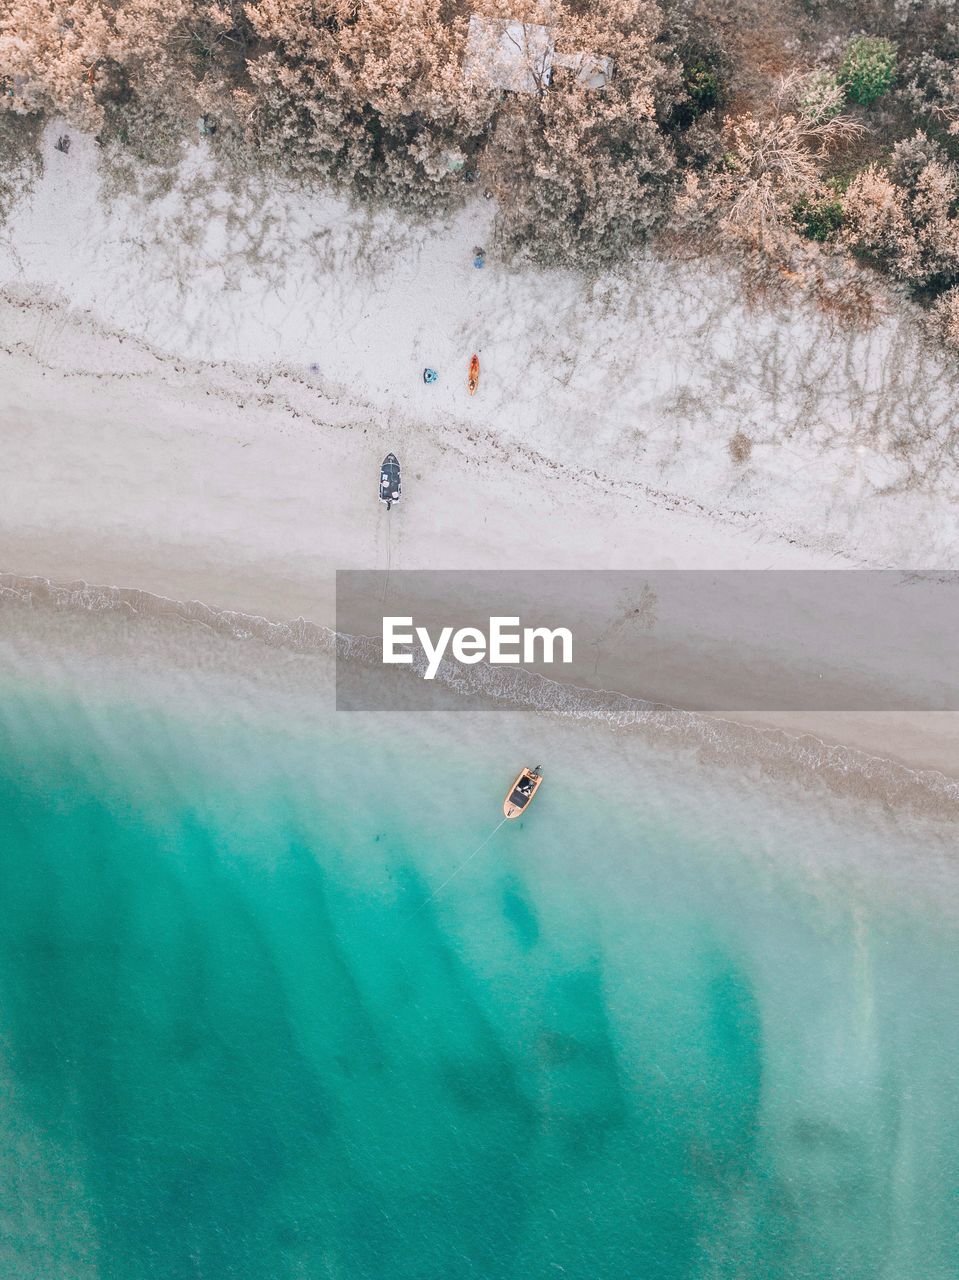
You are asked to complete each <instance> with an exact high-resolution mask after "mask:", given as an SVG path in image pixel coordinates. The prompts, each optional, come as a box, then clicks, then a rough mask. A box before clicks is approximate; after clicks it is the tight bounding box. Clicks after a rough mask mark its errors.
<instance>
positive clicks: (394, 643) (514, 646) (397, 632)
mask: <svg viewBox="0 0 959 1280" xmlns="http://www.w3.org/2000/svg"><path fill="white" fill-rule="evenodd" d="M414 642H416V643H418V644H419V646H420V648H421V649H422V650H423V653H424V654H425V655H426V669H425V671H424V672H423V679H424V680H432V679H434V677H435V676H436V673H437V671H438V670H439V667H440V663H441V662H442V661H443V658H444V657H445V655H446V653H447V651H449V653H450V655H451V656H452V657H453V658H455V660H456V661H457V662H462V663H465V664H466V665H467V666H470V665H472V664H473V663H474V662H484V661H485V662H489V663H491V664H492V665H494V666H499V665H501V664H505V665H510V664H512V665H518V664H519V663H520V662H524V663H535V662H544V663H547V664H553V663H555V662H562V663H566V664H567V665H568V664H569V663H571V662H572V661H573V633H572V632H571V631H570V630H569V628H568V627H554V628H550V627H522V628H520V620H519V618H518V617H514V618H505V617H504V618H500V617H493V618H490V620H489V626H488V628H487V629H486V631H483V630H481V629H480V628H479V627H459V628H458V629H455V630H454V628H453V627H442V628H441V629H440V630H439V631H438V632H437V633H436V639H435V640H434V639H433V637H432V636H431V635H430V632H429V628H427V627H414V626H413V619H412V617H384V619H383V661H384V663H386V664H389V665H397V666H402V665H405V666H410V665H412V662H413V654H412V651H411V646H412V645H413V644H414ZM557 649H558V656H557Z"/></svg>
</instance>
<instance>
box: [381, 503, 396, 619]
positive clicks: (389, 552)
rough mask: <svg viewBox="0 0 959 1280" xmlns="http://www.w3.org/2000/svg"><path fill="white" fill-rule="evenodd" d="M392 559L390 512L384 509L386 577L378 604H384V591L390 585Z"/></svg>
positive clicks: (385, 591)
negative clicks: (381, 597)
mask: <svg viewBox="0 0 959 1280" xmlns="http://www.w3.org/2000/svg"><path fill="white" fill-rule="evenodd" d="M392 559H393V548H392V546H391V544H390V512H389V508H387V511H386V577H385V578H384V579H383V599H382V600H381V601H380V604H386V593H387V591H388V590H389V586H390V565H391V563H392Z"/></svg>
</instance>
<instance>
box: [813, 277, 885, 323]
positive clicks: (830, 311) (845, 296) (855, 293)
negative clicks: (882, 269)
mask: <svg viewBox="0 0 959 1280" xmlns="http://www.w3.org/2000/svg"><path fill="white" fill-rule="evenodd" d="M809 297H810V298H812V300H813V301H814V302H815V304H816V306H817V307H818V308H819V310H820V311H821V312H822V313H823V315H825V316H827V317H828V318H829V319H830V320H833V321H835V323H836V324H837V325H838V326H839V327H840V328H842V329H852V330H863V329H873V328H875V326H876V325H877V324H878V323H879V321H880V320H881V319H882V317H883V315H884V314H885V308H884V306H883V303H882V301H881V300H880V298H879V297H878V296H877V293H876V289H875V288H874V286H873V284H872V282H871V281H869V280H866V279H864V278H863V277H862V276H859V275H854V274H853V273H852V272H851V271H846V272H841V273H839V274H838V275H837V274H835V273H833V272H830V271H826V270H823V269H822V268H820V269H818V270H816V271H815V272H814V273H813V274H812V276H811V279H810V283H809Z"/></svg>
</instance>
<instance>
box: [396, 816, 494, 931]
mask: <svg viewBox="0 0 959 1280" xmlns="http://www.w3.org/2000/svg"><path fill="white" fill-rule="evenodd" d="M508 821H509V819H508V818H505V817H504V818H500V820H499V822H497V824H496V826H495V827H494V828H493V830H492V831H491V832H490V833H489V835H488V836H487V837H486V838H485V839H484V840H481V841H480V843H479V844H478V845H477V846H476V848H475V849H474V850H473V852H472V853H471V854H469V856H468V857H466V858H464V859H463V861H462V862H461V863H460V864H459V866H458V867H454V869H453V870H452V871H451V872H450V874H449V875H448V876H447V877H446V879H445V880H444V881H443V883H442V884H441V885H440V887H439V888H438V889H434V890H433V892H432V893H431V894H430V896H429V897H428V898H425V899H424V900H423V901H422V902H421V903H420V905H419V906H418V907H416V909H415V910H413V911H411V912H410V914H409V915H408V916H406V917H405V918H404V919H403V920H401V921H400V924H401V925H402V924H406V923H407V922H408V921H410V920H412V919H413V917H414V916H416V915H419V913H420V912H421V911H422V910H423V909H424V908H425V907H428V906H429V905H430V903H431V902H435V901H436V899H437V898H438V897H439V896H440V894H441V893H442V892H443V890H444V889H445V888H446V886H447V885H448V884H449V883H450V882H451V881H452V880H455V879H456V877H457V876H458V875H459V873H460V872H461V871H462V870H463V868H464V867H466V866H467V865H468V864H469V863H471V862H472V861H473V859H474V858H475V857H476V855H477V854H478V853H479V852H480V851H481V850H482V849H485V848H486V846H487V845H488V844H489V842H490V841H491V840H492V838H493V836H495V835H496V833H497V831H499V829H500V827H501V826H502V825H503V823H504V822H508Z"/></svg>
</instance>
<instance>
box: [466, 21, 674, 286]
mask: <svg viewBox="0 0 959 1280" xmlns="http://www.w3.org/2000/svg"><path fill="white" fill-rule="evenodd" d="M551 13H552V25H553V27H554V29H555V31H556V43H557V49H558V50H560V51H561V52H575V51H585V52H588V53H590V54H594V55H596V56H600V57H602V56H608V57H611V58H612V59H613V63H614V72H613V77H612V81H611V83H610V84H609V85H607V87H606V88H604V89H602V90H591V89H588V88H586V87H584V86H583V85H581V84H579V83H577V81H576V80H575V78H573V77H568V78H563V79H557V80H556V81H555V82H554V84H553V87H552V88H551V89H550V90H549V91H548V92H546V93H543V94H539V95H523V96H520V95H515V96H514V97H513V98H512V99H511V100H510V101H509V102H508V103H506V104H504V108H503V111H502V113H501V116H500V119H499V121H498V124H497V129H496V133H495V135H494V138H493V141H492V144H491V147H490V151H489V154H488V157H487V168H486V176H487V181H488V183H489V185H490V186H491V187H492V188H493V189H494V190H495V192H496V195H497V197H498V199H499V206H500V219H499V230H500V235H501V240H502V242H503V243H504V244H505V246H506V247H507V249H508V250H510V251H513V252H523V253H525V254H526V255H527V256H530V257H532V258H534V259H537V260H539V261H542V262H548V263H556V264H569V265H581V264H588V265H603V264H606V263H609V262H611V261H613V260H615V259H616V258H618V257H620V256H622V255H623V254H624V253H625V252H627V251H628V250H629V249H630V248H632V247H633V246H635V245H636V244H637V243H640V242H642V241H643V240H644V239H645V238H646V236H648V235H649V233H650V232H651V231H652V230H653V229H654V228H655V227H657V226H658V225H660V223H661V222H662V221H663V219H664V218H665V216H666V214H667V212H668V209H669V207H670V202H671V195H672V186H673V182H674V177H675V168H676V160H675V153H674V151H673V148H672V145H671V143H670V141H669V139H668V137H667V136H666V134H665V132H664V130H663V128H662V127H661V124H660V121H661V120H662V119H664V118H665V117H666V116H667V115H668V114H669V112H670V111H671V110H672V108H673V106H674V105H675V103H676V101H677V100H678V99H679V97H680V96H681V95H682V93H683V90H682V87H681V80H680V75H679V69H678V67H673V66H670V65H668V64H667V63H666V62H665V61H664V60H663V58H662V51H661V49H660V48H659V46H658V45H657V43H656V40H657V37H658V35H659V34H660V31H661V26H662V16H661V14H660V11H659V9H658V7H657V6H656V4H655V3H653V0H611V2H610V3H608V4H605V5H603V6H595V7H590V8H589V9H585V8H581V9H580V10H579V11H576V12H574V10H573V7H572V6H571V5H563V6H554V7H553V8H552V10H551Z"/></svg>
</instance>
